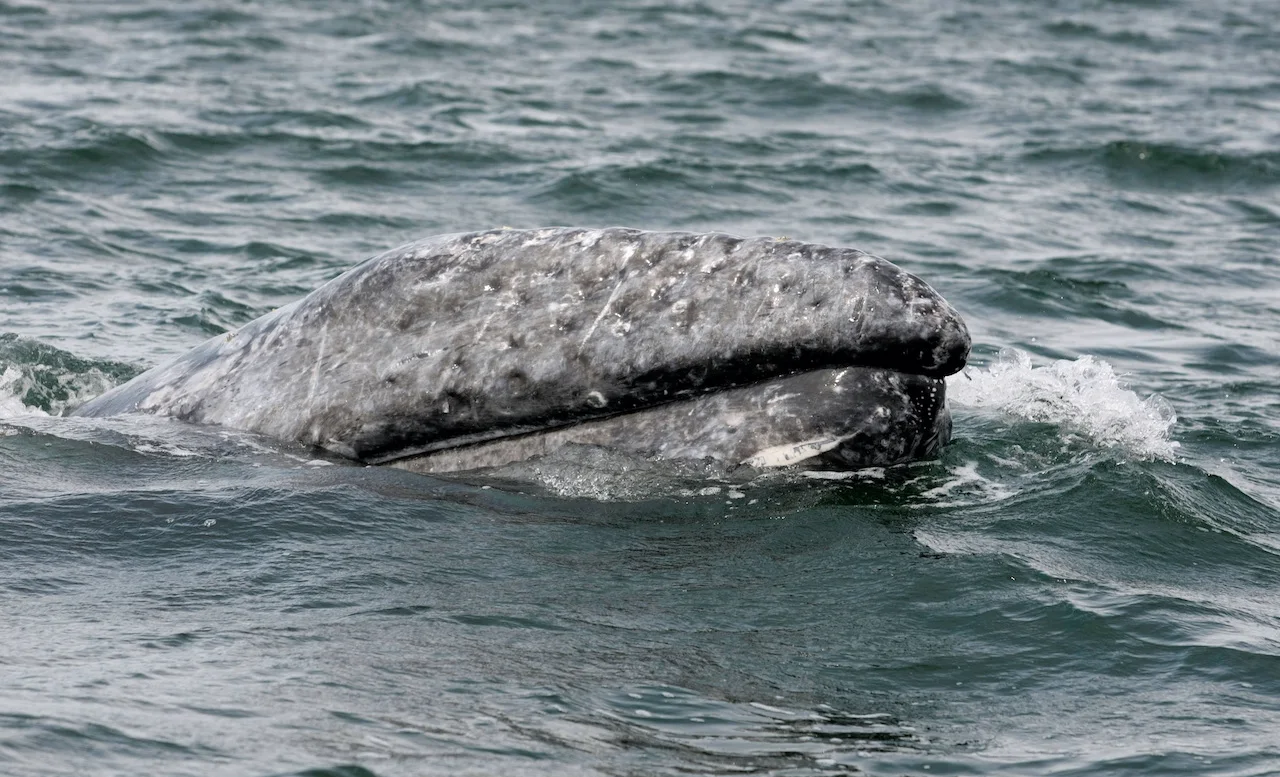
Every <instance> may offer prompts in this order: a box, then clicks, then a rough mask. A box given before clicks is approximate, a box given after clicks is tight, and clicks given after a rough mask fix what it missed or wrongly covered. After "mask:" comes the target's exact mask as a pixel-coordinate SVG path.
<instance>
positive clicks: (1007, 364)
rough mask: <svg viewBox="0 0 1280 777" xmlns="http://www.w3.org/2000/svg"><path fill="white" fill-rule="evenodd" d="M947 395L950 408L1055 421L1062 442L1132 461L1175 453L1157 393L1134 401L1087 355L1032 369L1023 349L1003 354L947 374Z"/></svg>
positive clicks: (1169, 412)
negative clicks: (1076, 441) (1112, 451)
mask: <svg viewBox="0 0 1280 777" xmlns="http://www.w3.org/2000/svg"><path fill="white" fill-rule="evenodd" d="M947 396H948V397H949V398H950V399H951V401H953V402H954V403H956V404H958V405H965V406H968V407H974V408H985V409H991V410H997V411H999V412H1002V413H1007V414H1009V415H1012V416H1016V417H1018V418H1024V419H1026V420H1028V421H1038V422H1044V423H1050V424H1055V425H1057V426H1059V427H1061V429H1062V430H1063V432H1064V433H1065V435H1066V436H1068V437H1070V436H1083V437H1086V438H1087V439H1089V440H1090V441H1092V442H1093V443H1095V444H1097V445H1100V446H1102V447H1106V448H1119V449H1121V450H1124V451H1125V452H1127V453H1129V454H1130V455H1133V456H1137V457H1139V458H1148V459H1149V458H1159V459H1165V460H1168V461H1172V460H1173V457H1174V452H1175V451H1176V450H1177V448H1178V443H1177V442H1176V441H1174V440H1171V439H1169V437H1170V433H1171V431H1172V429H1173V426H1174V424H1175V423H1176V422H1177V420H1178V418H1177V415H1176V414H1175V413H1174V411H1173V408H1172V407H1170V405H1169V403H1168V402H1166V401H1165V399H1164V398H1163V397H1161V396H1159V395H1158V394H1153V395H1151V396H1149V397H1146V398H1142V397H1139V396H1138V395H1137V394H1136V393H1135V392H1134V391H1132V390H1131V389H1129V388H1127V387H1126V386H1125V385H1124V383H1123V381H1121V379H1120V378H1119V376H1117V375H1116V373H1115V370H1114V369H1112V367H1111V365H1110V364H1108V363H1107V362H1105V361H1102V360H1101V359H1097V358H1095V357H1093V356H1081V357H1080V358H1078V359H1076V360H1075V361H1067V360H1065V359H1059V360H1057V361H1055V362H1053V363H1052V364H1048V365H1045V366H1043V367H1035V366H1032V364H1031V356H1030V355H1029V354H1027V353H1026V352H1024V351H1020V350H1017V349H1012V348H1009V349H1005V350H1002V351H1001V352H1000V354H999V356H998V357H997V359H996V361H995V362H994V363H993V364H991V365H990V366H989V367H987V368H985V369H983V368H977V369H967V370H965V371H964V372H962V373H960V374H959V375H956V376H954V377H952V378H951V379H950V380H949V381H948V383H947Z"/></svg>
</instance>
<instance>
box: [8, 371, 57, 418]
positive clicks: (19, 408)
mask: <svg viewBox="0 0 1280 777" xmlns="http://www.w3.org/2000/svg"><path fill="white" fill-rule="evenodd" d="M28 388H29V385H28V379H27V376H26V375H24V374H23V372H22V370H19V369H18V368H17V367H13V366H6V367H5V368H4V372H0V418H17V417H20V416H31V415H36V416H47V415H48V413H46V412H44V411H43V410H41V409H40V408H38V407H28V406H27V405H25V404H23V402H22V396H23V395H24V394H26V393H27V389H28Z"/></svg>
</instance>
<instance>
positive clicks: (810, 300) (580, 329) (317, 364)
mask: <svg viewBox="0 0 1280 777" xmlns="http://www.w3.org/2000/svg"><path fill="white" fill-rule="evenodd" d="M969 346H970V339H969V333H968V330H967V328H966V327H965V324H964V321H963V320H962V319H961V317H960V316H959V314H958V313H957V312H956V311H955V310H954V309H953V308H952V307H951V306H950V305H949V304H948V303H947V302H946V301H945V300H944V299H943V298H942V297H941V296H940V295H939V294H938V293H937V292H936V291H934V290H933V289H932V288H931V287H929V286H928V284H926V283H925V282H924V281H922V280H921V279H919V278H918V277H916V276H914V275H912V274H910V273H907V272H905V271H904V270H902V269H900V268H898V267H897V266H895V265H893V264H891V263H889V262H887V261H885V260H884V259H881V258H879V257H876V256H872V255H870V254H867V253H864V252H862V251H858V250H855V249H851V248H833V247H830V246H824V245H819V244H813V243H801V242H797V241H792V240H778V239H773V238H765V237H756V238H741V237H736V236H733V235H725V234H720V233H712V234H693V233H685V232H666V233H664V232H643V231H640V230H634V229H625V228H616V227H611V228H606V229H580V228H544V229H536V230H506V229H500V230H488V231H483V232H473V233H460V234H453V235H440V236H436V237H431V238H426V239H424V240H419V241H416V242H413V243H409V244H407V245H405V246H402V247H400V248H397V249H393V250H391V251H387V252H384V253H382V254H379V255H377V256H375V257H372V258H370V259H368V260H366V261H364V262H362V263H360V264H358V265H356V266H355V267H353V268H352V269H351V270H349V271H347V272H345V273H343V274H342V275H340V276H339V277H337V278H335V279H334V280H332V281H330V282H328V283H326V284H325V285H323V286H321V287H320V288H319V289H317V290H316V291H314V292H312V293H311V294H310V295H308V296H307V297H305V298H303V299H301V300H299V301H297V302H295V303H293V304H291V305H287V306H285V307H282V308H280V309H278V310H276V311H273V312H272V313H269V314H267V315H265V316H263V317H261V318H259V319H256V320H255V321H252V322H250V323H248V324H246V325H245V326H244V327H242V328H241V329H240V330H238V331H237V332H234V333H229V334H227V335H222V336H218V337H215V338H213V339H211V340H209V341H207V342H206V343H204V344H202V345H200V346H197V347H196V348H194V349H193V350H192V351H190V352H188V353H187V354H185V355H183V356H180V357H178V358H177V359H175V360H174V361H172V362H170V363H169V364H166V365H162V366H160V367H157V368H155V369H153V370H150V371H148V372H146V373H144V374H143V375H140V376H138V377H137V378H135V379H134V380H133V381H131V382H129V383H127V384H125V385H123V386H120V387H117V388H116V389H113V390H112V391H111V392H108V393H107V394H104V395H103V396H101V397H99V398H98V399H95V400H91V401H90V402H88V403H86V404H85V405H83V406H81V408H79V409H78V410H77V411H76V414H77V415H86V416H93V415H110V414H114V413H120V412H150V413H162V414H167V415H171V416H174V417H177V418H180V419H183V420H187V421H191V422H194V423H204V424H220V425H224V426H229V427H233V428H238V429H243V430H247V431H253V432H258V433H261V434H265V435H267V436H271V437H276V438H279V439H283V440H288V441H296V442H301V443H304V444H311V445H315V446H318V447H322V448H325V449H327V450H330V451H333V452H335V453H338V454H340V455H343V456H347V457H349V458H353V459H356V460H359V461H364V462H369V463H387V462H392V461H395V460H398V459H403V458H406V457H412V456H417V455H422V454H426V453H431V452H433V451H437V450H441V449H445V448H454V447H459V446H466V445H475V444H480V443H486V442H489V441H492V440H494V439H497V438H501V437H514V436H521V435H528V434H531V433H540V432H547V431H549V430H555V429H559V428H562V427H566V426H572V425H574V424H578V423H582V422H587V421H595V420H601V419H608V418H610V417H617V416H625V415H628V414H632V413H638V412H642V411H646V410H649V409H651V408H657V407H665V406H671V405H673V404H675V403H678V402H682V401H687V400H692V399H697V398H698V397H702V396H708V395H714V394H718V393H722V392H731V391H736V390H740V389H745V388H750V387H753V386H765V385H767V384H769V383H771V382H773V381H777V380H787V379H791V378H794V377H797V376H803V375H806V374H809V373H814V372H820V371H824V370H834V369H844V368H860V369H872V370H884V371H888V372H892V373H895V374H903V375H918V376H926V377H928V378H930V379H940V378H942V377H944V376H945V375H948V374H951V373H954V372H956V371H958V370H960V369H961V368H962V367H963V366H964V364H965V361H966V359H967V357H968V352H969Z"/></svg>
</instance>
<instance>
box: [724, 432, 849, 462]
mask: <svg viewBox="0 0 1280 777" xmlns="http://www.w3.org/2000/svg"><path fill="white" fill-rule="evenodd" d="M842 442H844V441H843V440H842V439H840V438H839V437H817V438H814V439H812V440H805V441H804V442H789V443H783V444H782V445H774V446H773V447H771V448H765V449H763V450H760V451H756V452H755V454H754V455H752V456H750V457H748V458H747V460H746V461H744V462H742V463H743V464H745V465H747V466H748V467H755V468H756V469H765V468H766V467H788V466H791V465H792V464H798V463H799V462H802V461H804V460H805V459H811V458H813V457H814V456H820V455H822V454H824V453H826V452H827V451H829V450H834V449H835V448H837V447H839V445H840V443H842Z"/></svg>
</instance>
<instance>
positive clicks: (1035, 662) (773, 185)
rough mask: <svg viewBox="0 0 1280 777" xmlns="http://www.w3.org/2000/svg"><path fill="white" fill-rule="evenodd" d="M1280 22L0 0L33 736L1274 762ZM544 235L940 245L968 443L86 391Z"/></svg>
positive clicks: (149, 768)
mask: <svg viewBox="0 0 1280 777" xmlns="http://www.w3.org/2000/svg"><path fill="white" fill-rule="evenodd" d="M1278 19H1280V16H1277V15H1276V14H1275V12H1274V8H1273V7H1272V4H1271V3H1266V2H1261V1H1260V0H1258V1H1257V2H1248V1H1247V0H1246V1H1244V2H1231V3H1226V2H1192V0H1076V1H1075V2H1071V1H1068V0H1062V1H1060V2H1044V3H1034V4H1032V3H1018V2H1011V1H1004V0H969V1H968V2H960V3H941V2H939V3H927V2H920V1H919V0H917V1H915V2H910V1H909V2H892V3H890V2H884V3H880V2H852V3H831V2H785V3H778V4H774V3H765V2H759V1H758V0H757V1H755V2H752V1H749V0H741V1H740V2H732V1H731V0H705V1H704V2H677V1H676V0H652V1H650V2H644V1H637V2H620V3H588V2H547V3H538V4H530V5H529V6H528V7H526V6H524V5H521V4H514V3H505V2H469V3H461V2H458V3H453V4H451V3H446V2H426V1H423V2H409V3H392V2H377V1H376V0H365V1H364V2H355V0H348V1H347V2H330V3H323V4H320V3H265V4H246V3H231V2H212V1H211V0H196V1H194V2H184V3H145V2H137V1H133V2H130V1H126V0H118V1H111V0H97V1H95V2H92V3H72V2H47V3H42V2H23V0H0V73H2V74H3V80H2V81H0V415H2V416H3V419H0V561H2V563H0V773H3V774H6V775H8V774H12V775H53V774H96V775H113V774H172V775H187V774H189V775H286V774H287V775H303V774H305V775H311V776H313V777H318V776H320V775H328V776H330V777H336V776H337V775H342V776H343V777H356V776H357V775H358V776H360V777H368V776H369V775H377V776H378V777H392V776H393V775H421V774H439V775H453V774H531V775H552V774H554V775H563V774H583V775H588V774H589V775H596V774H638V775H639V774H643V775H651V774H652V775H662V774H673V775H674V774H689V773H694V774H741V773H748V774H773V775H809V774H814V775H821V774H845V773H854V772H857V773H869V774H885V775H901V774H917V775H924V774H1009V775H1025V774H1055V775H1084V774H1098V775H1103V774H1106V775H1110V774H1117V773H1125V774H1160V775H1165V774H1205V775H1262V774H1274V773H1277V772H1280V445H1278V444H1277V443H1278V441H1280V261H1278V257H1280V23H1278V21H1277V20H1278ZM551 224H571V225H597V226H603V225H613V224H622V225H628V226H637V227H645V228H654V229H660V228H681V229H693V230H712V229H718V230H724V231H729V232H736V233H740V234H771V235H788V236H791V237H795V238H801V239H806V240H812V241H818V242H827V243H833V244H841V245H852V246H855V247H859V248H862V249H864V250H867V251H870V252H873V253H876V254H880V255H882V256H885V257H887V258H890V259H892V260H895V261H897V262H899V263H901V264H902V265H904V266H906V267H907V268H909V269H911V270H914V271H916V272H918V273H919V274H921V275H922V276H924V277H925V278H926V279H927V280H929V281H930V282H931V283H932V284H933V285H934V286H935V287H936V288H938V289H939V290H940V291H942V293H943V294H944V295H946V296H947V298H948V299H949V300H950V301H951V302H952V303H953V304H954V305H955V306H956V307H957V308H959V309H960V310H961V311H962V312H963V313H964V314H965V316H966V318H967V320H968V323H969V326H970V328H971V330H972V331H973V333H974V336H975V344H976V347H975V358H974V366H973V367H972V368H971V369H970V370H969V372H968V373H967V374H965V375H961V376H958V377H957V378H955V379H953V380H952V381H951V393H952V404H953V409H954V412H955V415H956V423H957V427H956V436H957V439H956V442H955V444H954V445H952V446H951V447H949V448H948V449H947V451H946V452H945V454H944V455H943V457H942V458H941V460H939V461H936V462H930V463H925V464H920V465H915V466H911V467H903V468H894V469H890V470H887V471H884V472H869V473H861V474H859V475H857V476H855V477H852V478H847V479H824V478H821V477H812V476H809V477H774V478H770V479H765V480H755V481H749V482H718V481H715V480H709V479H707V477H706V476H705V473H703V474H700V473H698V472H696V471H683V470H681V471H677V470H673V469H664V468H661V467H658V466H655V465H652V464H649V463H647V462H637V461H628V460H625V459H622V458H619V457H616V456H613V455H611V454H608V453H607V452H603V451H592V450H584V451H575V452H573V453H572V454H569V455H566V456H565V457H563V458H561V459H559V460H552V461H546V462H540V463H533V464H529V465H524V466H523V467H517V468H515V469H514V470H513V471H512V472H510V473H507V475H508V479H507V480H499V481H488V482H478V481H475V480H443V479H432V478H427V477H420V476H413V475H408V474H405V473H400V472H394V471H387V470H380V469H361V468H355V467H338V466H319V465H318V464H316V463H313V462H309V454H308V453H307V452H306V451H300V450H292V449H287V448H280V447H277V446H273V445H270V444H267V443H264V442H263V441H260V440H254V439H252V438H248V437H245V436H238V435H232V434H227V433H221V432H218V431H217V430H200V429H191V428H183V427H181V426H180V425H177V424H170V423H165V422H163V421H159V420H155V419H134V420H132V421H117V422H108V423H102V422H96V423H90V422H88V421H77V420H74V419H67V418H60V417H57V416H58V414H59V413H60V412H61V411H63V410H65V409H66V408H68V407H70V406H74V404H75V403H76V402H78V401H80V400H82V399H84V398H87V397H88V396H92V395H93V394H95V393H96V392H98V391H100V390H102V388H104V387H106V386H109V385H112V384H114V383H116V382H119V381H121V380H123V379H124V378H126V377H128V376H129V375H131V374H133V373H134V372H136V371H138V370H139V369H141V368H143V367H146V366H150V365H152V364H155V363H157V362H159V361H160V360H162V359H164V358H166V357H168V356H170V355H173V354H176V353H179V352H181V351H183V350H185V349H186V348H188V347H190V346H191V345H193V344H195V343H197V342H199V341H201V340H203V339H204V338H206V337H208V336H210V335H211V334H216V333H220V332H223V331H226V330H228V329H230V328H234V327H236V326H238V325H240V324H242V323H244V322H246V321H248V320H250V319H252V318H254V317H256V316H258V315H260V314H262V313H264V312H266V311H268V310H270V309H271V308H273V307H276V306H279V305H281V304H284V303H285V302H288V301H290V300H292V299H294V298H296V297H298V296H300V295H302V294H303V293H305V292H306V291H308V290H309V289H311V288H313V287H314V286H316V285H317V284H319V283H320V282H322V281H323V280H325V279H327V278H329V277H331V276H333V275H335V274H337V273H338V272H339V271H340V270H341V269H343V268H345V267H346V266H348V265H350V264H351V263H353V262H354V261H356V260H358V259H361V258H363V257H365V256H367V255H370V254H372V253H374V252H376V251H379V250H382V249H385V248H389V247H391V246H394V245H397V244H400V243H403V242H407V241H409V240H411V239H414V238H417V237H421V236H424V235H428V234H432V233H437V232H447V231H463V230H470V229H479V228H486V227H491V226H498V225H511V226H520V227H526V226H540V225H551Z"/></svg>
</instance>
